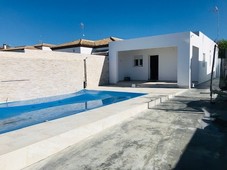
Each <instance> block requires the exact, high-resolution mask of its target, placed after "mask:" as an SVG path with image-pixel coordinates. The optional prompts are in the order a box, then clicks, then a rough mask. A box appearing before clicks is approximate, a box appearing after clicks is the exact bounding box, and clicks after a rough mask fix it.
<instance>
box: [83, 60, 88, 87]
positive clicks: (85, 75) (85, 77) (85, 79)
mask: <svg viewBox="0 0 227 170" xmlns="http://www.w3.org/2000/svg"><path fill="white" fill-rule="evenodd" d="M86 60H87V57H86V58H85V59H84V83H83V85H84V89H86V87H87V65H86V64H87V63H86Z"/></svg>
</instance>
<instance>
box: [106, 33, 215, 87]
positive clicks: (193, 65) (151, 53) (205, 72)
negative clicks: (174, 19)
mask: <svg viewBox="0 0 227 170" xmlns="http://www.w3.org/2000/svg"><path fill="white" fill-rule="evenodd" d="M214 45H215V42H214V41H212V40H211V39H210V38H208V37H207V36H206V35H204V34H203V33H201V32H184V33H175V34H167V35H159V36H152V37H144V38H136V39H130V40H122V41H116V42H111V43H110V44H109V78H110V83H112V84H115V83H117V82H118V81H122V80H124V79H125V78H126V77H130V79H131V80H145V81H149V80H155V81H175V82H177V85H178V86H179V87H186V88H190V87H191V84H192V82H195V83H202V82H205V81H208V80H209V79H210V74H211V68H212V58H213V52H214ZM218 67H219V62H218V61H217V55H216V62H215V66H214V70H215V74H214V75H216V74H217V73H218V72H217V71H216V70H218Z"/></svg>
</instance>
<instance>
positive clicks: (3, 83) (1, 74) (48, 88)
mask: <svg viewBox="0 0 227 170" xmlns="http://www.w3.org/2000/svg"><path fill="white" fill-rule="evenodd" d="M0 58H1V60H0V94H1V95H0V103H3V102H10V101H19V100H27V99H33V98H41V97H47V96H55V95H61V94H67V93H74V92H76V91H78V90H81V89H82V88H83V82H84V59H85V58H86V67H87V85H88V87H97V86H98V85H100V84H106V83H108V63H107V59H106V57H105V56H97V55H89V54H75V53H64V52H61V53H59V52H53V51H39V50H26V52H25V53H20V52H0ZM104 64H105V66H104Z"/></svg>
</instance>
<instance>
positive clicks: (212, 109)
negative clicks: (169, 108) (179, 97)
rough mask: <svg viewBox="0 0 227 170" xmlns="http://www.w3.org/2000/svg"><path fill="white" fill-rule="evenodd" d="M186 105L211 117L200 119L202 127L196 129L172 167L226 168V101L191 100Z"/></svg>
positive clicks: (214, 169)
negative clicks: (214, 102)
mask: <svg viewBox="0 0 227 170" xmlns="http://www.w3.org/2000/svg"><path fill="white" fill-rule="evenodd" d="M201 104H202V105H201ZM199 105H200V107H199ZM187 106H188V107H190V108H194V109H195V110H198V111H204V112H207V113H209V114H210V115H211V118H207V117H206V116H204V117H203V118H202V119H201V125H202V126H203V128H201V129H196V131H195V133H194V135H193V137H192V138H191V140H190V141H189V143H188V145H187V146H186V148H185V149H184V151H183V153H182V155H181V157H180V159H179V161H178V163H177V164H176V166H175V168H173V169H175V170H182V169H183V170H187V169H189V170H191V169H192V170H194V169H196V170H203V169H206V170H225V169H227V101H219V102H216V104H211V103H210V102H209V101H205V100H204V101H201V102H198V103H197V101H193V102H189V103H188V104H187ZM201 106H202V107H201ZM207 113H205V115H206V114H207ZM212 115H213V116H212Z"/></svg>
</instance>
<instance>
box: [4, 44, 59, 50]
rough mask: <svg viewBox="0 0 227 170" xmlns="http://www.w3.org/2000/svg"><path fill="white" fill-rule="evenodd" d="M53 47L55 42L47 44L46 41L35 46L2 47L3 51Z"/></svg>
mask: <svg viewBox="0 0 227 170" xmlns="http://www.w3.org/2000/svg"><path fill="white" fill-rule="evenodd" d="M42 46H44V47H52V46H54V45H53V44H46V43H42V44H36V45H33V46H18V47H9V48H6V49H0V50H2V51H23V50H25V49H29V50H41V49H40V47H42Z"/></svg>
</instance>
